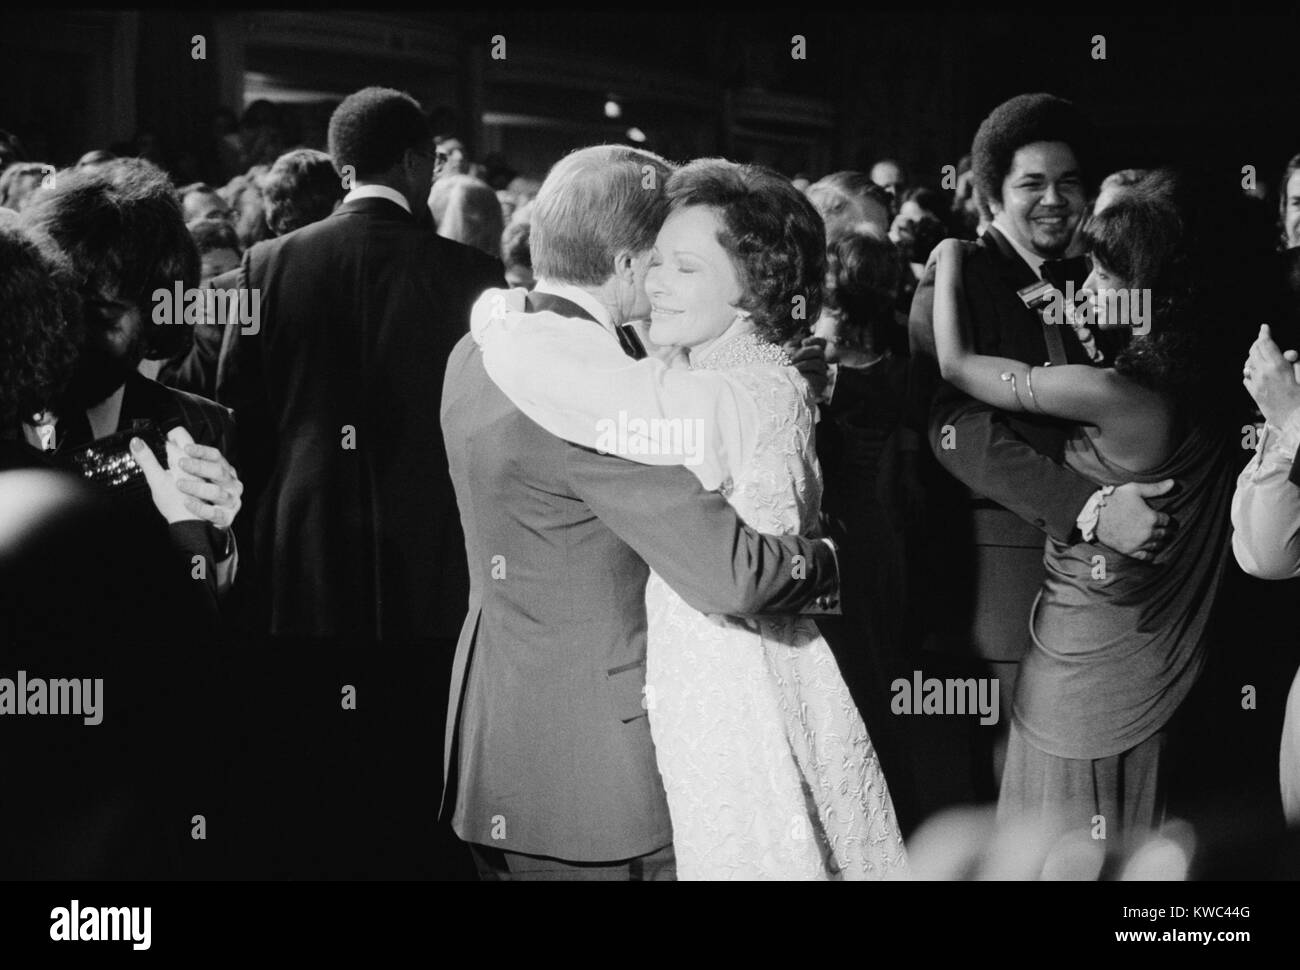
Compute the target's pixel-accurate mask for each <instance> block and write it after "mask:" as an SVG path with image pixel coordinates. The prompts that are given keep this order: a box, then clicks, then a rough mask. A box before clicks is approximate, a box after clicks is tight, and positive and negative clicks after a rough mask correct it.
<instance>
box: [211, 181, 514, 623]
mask: <svg viewBox="0 0 1300 970" xmlns="http://www.w3.org/2000/svg"><path fill="white" fill-rule="evenodd" d="M502 283H503V277H502V271H501V264H500V263H499V262H498V261H496V260H493V259H492V258H491V257H489V256H486V255H484V254H483V253H480V252H478V251H477V250H474V249H471V248H469V247H467V246H462V245H460V244H459V243H455V242H451V241H450V240H446V239H443V238H441V237H439V236H438V235H437V234H436V233H434V231H433V230H432V229H431V228H429V227H428V226H427V225H423V224H420V223H417V221H416V220H415V219H414V218H413V217H412V216H411V215H409V214H408V213H407V212H406V211H405V210H404V209H402V208H401V207H400V206H398V205H397V204H396V203H393V202H390V201H387V200H385V199H374V198H371V199H358V200H354V201H352V202H349V203H347V204H345V205H342V206H340V207H339V208H338V209H337V210H336V211H335V212H334V214H333V215H331V216H329V217H328V218H326V219H323V220H321V221H320V222H316V223H313V224H311V225H309V226H304V227H303V228H301V229H298V230H296V231H294V232H291V233H288V234H287V235H284V236H281V237H279V238H277V239H272V240H268V241H266V242H264V243H260V244H259V245H257V246H254V247H252V248H251V249H250V250H249V251H248V252H247V253H245V254H244V262H243V265H242V267H241V273H240V286H241V287H244V288H248V289H251V290H253V291H255V292H256V293H257V294H258V296H259V297H260V301H261V302H260V309H261V330H260V332H259V333H257V334H255V335H254V334H247V335H245V334H240V335H239V336H237V337H233V338H232V340H231V342H232V343H233V347H232V348H230V352H229V353H228V354H227V355H226V356H225V357H224V358H223V360H222V362H221V367H220V373H219V374H218V388H219V389H220V390H219V396H220V398H221V401H222V403H223V404H228V405H230V406H232V407H233V408H234V410H235V419H236V421H237V422H238V424H239V428H240V442H241V448H242V451H243V454H244V459H243V460H244V466H243V467H242V468H240V469H239V471H240V474H241V478H243V479H244V481H245V483H246V487H247V492H246V493H245V502H246V504H249V505H250V507H251V506H252V505H253V504H255V506H256V513H255V514H256V520H255V525H254V528H255V535H256V559H257V564H258V570H259V574H260V577H259V581H260V582H261V583H262V584H264V585H266V586H268V587H269V596H270V602H269V605H268V609H269V627H270V630H271V632H272V633H277V634H297V635H309V636H339V635H361V636H379V637H404V636H412V637H443V638H446V639H448V640H451V639H453V638H454V637H455V636H456V630H457V627H458V624H459V616H458V614H459V612H460V609H461V605H462V604H464V603H465V601H466V597H467V595H468V578H467V577H466V575H465V569H464V565H463V563H462V561H461V556H460V550H461V533H460V525H459V522H458V521H457V517H456V510H455V500H454V496H453V494H452V488H451V481H450V479H449V478H448V475H447V459H446V453H445V451H444V450H443V444H442V434H441V431H440V429H439V426H438V402H439V395H440V392H441V381H442V374H443V372H444V370H445V368H446V362H447V356H448V354H449V353H450V352H451V348H452V347H453V346H454V344H455V343H456V341H457V340H458V339H459V338H460V336H461V335H462V334H464V333H465V332H466V330H467V329H468V326H469V310H470V307H471V306H472V305H473V301H474V299H475V298H476V297H477V296H478V294H479V293H480V292H481V291H482V290H483V289H485V288H486V287H488V286H491V285H501V284H502Z"/></svg>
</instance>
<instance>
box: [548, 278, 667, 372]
mask: <svg viewBox="0 0 1300 970" xmlns="http://www.w3.org/2000/svg"><path fill="white" fill-rule="evenodd" d="M524 306H525V308H526V309H527V310H528V312H529V313H539V312H546V311H549V312H551V313H558V314H559V315H560V316H562V317H580V318H582V319H583V320H590V321H591V322H592V323H600V321H599V320H597V319H596V318H595V317H593V316H592V315H591V314H590V313H588V312H587V311H586V310H584V309H583V308H582V307H580V306H578V304H576V303H574V302H573V301H572V300H566V299H565V298H564V297H562V296H556V295H555V294H553V293H529V294H528V295H527V296H525V297H524ZM614 335H615V336H616V337H618V345H619V346H620V347H622V348H623V353H625V354H627V355H628V356H629V357H631V358H632V359H633V360H640V359H641V358H642V357H644V356H646V350H645V346H644V345H643V344H642V343H641V338H640V337H639V336H638V335H637V332H636V328H635V327H633V326H632V325H631V324H622V325H619V324H615V325H614Z"/></svg>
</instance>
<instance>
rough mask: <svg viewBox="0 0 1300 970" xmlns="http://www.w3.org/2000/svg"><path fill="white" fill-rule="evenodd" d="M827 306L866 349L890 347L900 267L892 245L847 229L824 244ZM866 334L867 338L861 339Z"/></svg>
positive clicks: (875, 349) (885, 240) (883, 240)
mask: <svg viewBox="0 0 1300 970" xmlns="http://www.w3.org/2000/svg"><path fill="white" fill-rule="evenodd" d="M826 257H827V269H828V271H827V274H826V305H827V306H828V307H830V308H831V309H833V310H838V311H839V312H840V315H841V323H842V325H843V326H844V327H845V328H846V329H847V330H848V331H849V332H850V333H852V334H855V335H856V336H858V338H859V342H860V343H863V344H864V346H865V347H866V348H867V349H870V350H873V351H882V350H884V349H885V348H886V347H888V346H889V335H890V332H891V331H892V329H893V327H894V326H895V324H894V301H895V298H896V296H897V293H898V286H899V282H900V278H901V276H902V272H901V270H902V267H901V266H900V264H899V261H898V253H897V251H896V250H895V248H894V244H893V243H891V242H890V241H889V240H888V239H879V238H877V237H876V236H873V235H870V234H869V233H865V232H848V233H845V234H844V235H842V236H840V237H839V238H838V239H833V240H831V243H830V245H829V246H827V247H826ZM862 337H865V338H866V340H865V341H863V340H861V338H862Z"/></svg>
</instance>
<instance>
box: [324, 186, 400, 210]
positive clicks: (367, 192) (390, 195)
mask: <svg viewBox="0 0 1300 970" xmlns="http://www.w3.org/2000/svg"><path fill="white" fill-rule="evenodd" d="M357 199H387V200H388V201H389V202H394V203H396V204H397V205H400V206H401V207H402V208H403V209H405V210H406V214H407V215H414V214H415V213H413V212H412V211H411V203H410V202H408V201H406V196H404V195H402V193H401V192H398V191H397V189H393V188H389V187H388V186H387V185H358V186H357V187H356V188H354V189H352V191H350V192H349V193H348V194H347V195H345V196H344V197H343V203H342V204H343V205H347V204H348V203H349V202H355V201H357Z"/></svg>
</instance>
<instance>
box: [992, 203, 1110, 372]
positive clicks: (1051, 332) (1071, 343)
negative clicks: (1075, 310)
mask: <svg viewBox="0 0 1300 970" xmlns="http://www.w3.org/2000/svg"><path fill="white" fill-rule="evenodd" d="M984 240H987V241H988V246H989V249H990V250H991V251H993V252H994V253H996V258H995V259H994V262H995V263H997V266H998V273H999V274H1000V275H1001V277H1002V280H1003V282H1005V283H1006V285H1007V286H1009V287H1010V288H1011V289H1012V291H1013V292H1015V291H1017V290H1020V289H1021V288H1023V287H1026V286H1029V285H1031V284H1033V283H1037V282H1038V280H1039V278H1038V275H1037V274H1036V273H1035V272H1034V271H1033V270H1032V269H1031V268H1030V266H1029V264H1028V263H1026V262H1025V261H1024V259H1023V258H1022V257H1021V255H1020V254H1019V253H1018V252H1016V248H1015V247H1014V246H1012V245H1011V243H1010V242H1009V241H1008V240H1007V238H1006V237H1005V236H1004V235H1003V234H1002V232H1001V231H1000V230H999V229H998V228H997V227H996V226H989V228H988V229H986V230H985V231H984V235H983V236H982V237H981V241H984ZM1016 299H1017V301H1018V300H1019V299H1020V298H1019V296H1017V297H1016ZM1022 305H1023V304H1022ZM1026 312H1027V313H1031V314H1032V316H1033V317H1034V319H1035V320H1036V321H1037V323H1038V326H1039V328H1040V330H1041V332H1042V335H1043V344H1044V349H1045V351H1046V360H1045V361H1044V363H1046V362H1047V361H1050V362H1051V363H1053V364H1056V365H1057V366H1060V365H1061V364H1089V363H1091V362H1092V361H1091V358H1089V356H1088V352H1087V351H1086V350H1084V349H1083V344H1081V343H1080V342H1079V338H1078V337H1077V336H1076V335H1075V333H1074V329H1073V328H1072V327H1067V326H1063V325H1051V324H1047V323H1044V322H1043V320H1042V318H1041V317H1040V316H1039V315H1038V314H1037V313H1032V311H1026ZM1030 363H1033V362H1032V361H1030Z"/></svg>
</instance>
